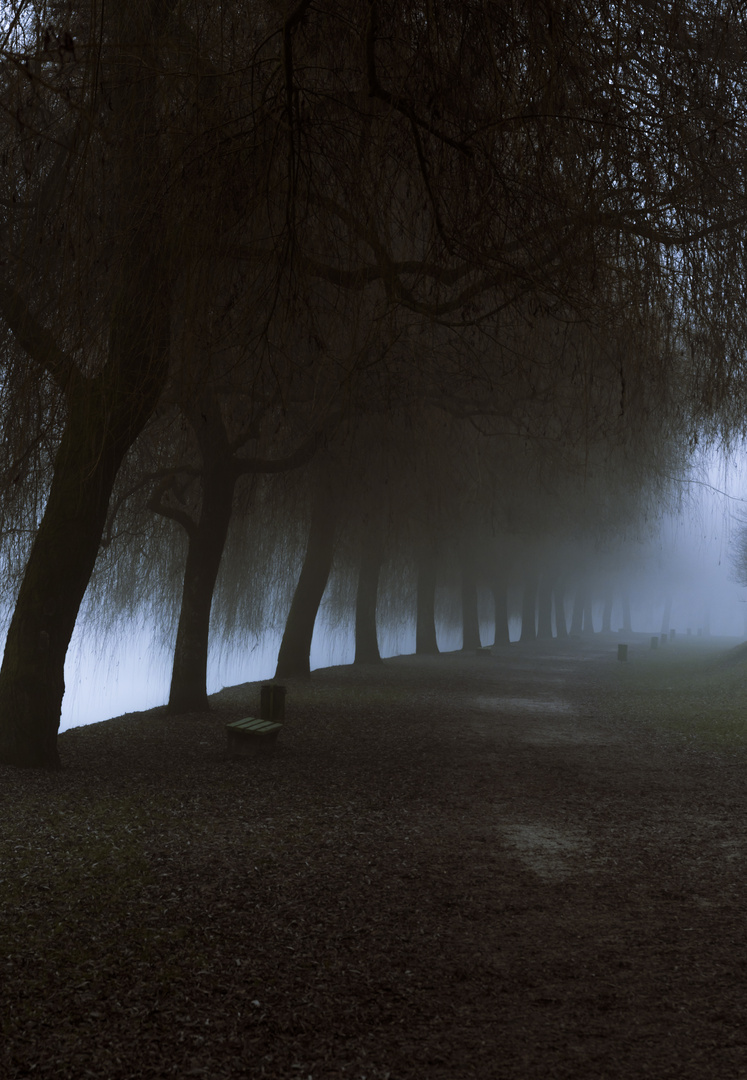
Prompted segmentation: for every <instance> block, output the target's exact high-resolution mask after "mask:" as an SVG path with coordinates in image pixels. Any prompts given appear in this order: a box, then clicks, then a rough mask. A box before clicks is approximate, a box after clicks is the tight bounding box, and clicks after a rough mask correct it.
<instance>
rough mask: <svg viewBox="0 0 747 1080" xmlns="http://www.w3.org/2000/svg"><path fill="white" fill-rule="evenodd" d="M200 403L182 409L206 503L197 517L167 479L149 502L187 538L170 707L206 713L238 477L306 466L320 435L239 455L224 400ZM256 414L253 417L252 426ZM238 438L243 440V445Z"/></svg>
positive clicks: (210, 397)
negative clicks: (284, 452)
mask: <svg viewBox="0 0 747 1080" xmlns="http://www.w3.org/2000/svg"><path fill="white" fill-rule="evenodd" d="M198 401H199V405H198V406H197V407H195V405H194V403H191V404H190V405H185V407H184V413H185V415H186V416H187V417H188V419H189V422H190V424H191V427H192V430H193V431H194V434H195V438H196V441H197V444H198V446H199V448H200V455H201V457H202V473H201V484H202V504H201V507H200V514H199V517H198V519H197V520H196V521H195V520H194V519H193V518H192V517H190V515H189V514H188V513H187V512H186V511H183V510H181V509H179V508H175V507H174V506H172V505H170V504H168V503H166V502H165V501H164V498H163V496H164V494H165V491H166V490H168V486H169V484H170V481H169V480H167V481H166V482H165V483H164V484H162V485H161V487H160V488H159V489H158V490H157V491H156V492H155V493H154V495H153V497H152V498H151V500H150V504H149V505H150V507H151V509H152V510H154V511H155V512H156V513H159V514H162V515H163V516H164V517H169V518H172V519H173V520H174V521H177V522H178V523H179V524H180V525H181V526H182V527H183V528H184V530H185V531H186V533H187V537H188V547H187V561H186V565H185V568H184V582H183V586H182V603H181V609H180V612H179V627H178V630H177V635H176V645H175V648H174V661H173V666H172V672H171V689H170V692H169V703H168V710H169V712H171V713H184V712H206V711H207V710H208V696H207V663H208V648H209V637H210V611H211V608H212V604H213V594H214V592H215V584H216V581H217V580H218V572H219V570H220V564H221V560H222V558H223V550H224V548H225V546H226V539H227V538H228V530H229V526H230V523H231V515H232V512H233V497H234V491H235V488H236V483H237V481H238V479H239V477H240V476H242V475H245V474H248V473H259V472H263V473H270V472H274V473H276V472H286V471H289V470H291V469H295V468H298V467H299V466H300V465H305V464H306V463H307V461H308V460H309V459H310V457H311V456H312V455H313V453H314V452H315V450H316V448H317V445H318V441H319V435H313V436H311V438H309V439H307V440H306V442H305V443H304V444H303V445H302V446H301V447H299V449H298V450H296V451H295V453H293V454H291V455H290V456H289V457H285V458H277V459H274V460H273V459H261V458H241V457H238V456H236V454H235V452H234V449H233V447H232V445H231V442H230V440H229V437H228V432H227V431H226V427H225V424H224V421H223V415H222V412H221V407H220V402H219V401H218V399H217V397H216V395H215V393H214V392H213V390H212V389H211V388H210V387H209V386H208V387H205V388H204V389H203V392H202V394H201V395H200V397H199V399H198ZM256 419H257V418H254V420H253V421H252V424H250V425H249V426H250V427H252V426H253V425H254V423H255V421H256ZM243 442H244V439H243V438H240V439H239V443H241V444H243Z"/></svg>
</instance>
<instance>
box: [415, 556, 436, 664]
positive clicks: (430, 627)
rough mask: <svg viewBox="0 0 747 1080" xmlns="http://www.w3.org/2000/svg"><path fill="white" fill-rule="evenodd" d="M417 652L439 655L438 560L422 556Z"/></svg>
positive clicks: (419, 578)
mask: <svg viewBox="0 0 747 1080" xmlns="http://www.w3.org/2000/svg"><path fill="white" fill-rule="evenodd" d="M415 652H416V653H417V654H418V656H420V655H429V656H432V655H435V654H436V653H438V640H437V638H436V560H435V558H434V556H433V555H431V554H422V555H421V556H420V561H419V562H418V610H417V625H416V628H415Z"/></svg>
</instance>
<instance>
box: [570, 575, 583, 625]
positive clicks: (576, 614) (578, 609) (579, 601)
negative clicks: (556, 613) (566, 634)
mask: <svg viewBox="0 0 747 1080" xmlns="http://www.w3.org/2000/svg"><path fill="white" fill-rule="evenodd" d="M585 604H586V590H585V589H584V587H583V585H579V586H578V588H577V589H576V594H575V596H574V597H573V614H572V615H571V634H572V635H573V637H580V636H581V631H582V630H583V626H584V606H585Z"/></svg>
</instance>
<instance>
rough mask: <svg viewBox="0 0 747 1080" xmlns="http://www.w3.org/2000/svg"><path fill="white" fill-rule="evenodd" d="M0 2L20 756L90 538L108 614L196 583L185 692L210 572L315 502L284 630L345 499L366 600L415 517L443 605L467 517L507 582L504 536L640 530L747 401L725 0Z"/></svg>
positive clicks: (287, 651)
mask: <svg viewBox="0 0 747 1080" xmlns="http://www.w3.org/2000/svg"><path fill="white" fill-rule="evenodd" d="M2 20H3V23H2V53H1V54H0V56H1V57H2V64H1V66H0V103H2V117H3V127H2V129H0V141H1V142H2V149H1V152H0V172H2V178H3V190H4V192H5V197H4V198H3V199H2V200H0V228H1V229H2V236H3V247H2V250H3V257H2V261H1V263H0V266H1V267H2V269H1V270H0V320H1V323H2V330H3V334H4V336H3V340H2V353H1V355H2V375H1V377H0V380H1V381H0V408H2V417H3V425H4V428H3V430H4V442H3V449H2V462H1V464H2V485H3V486H2V493H3V498H2V537H3V542H4V548H3V558H4V559H5V560H6V563H7V567H8V570H9V572H8V575H7V581H8V592H7V594H6V595H7V600H8V602H9V603H10V604H11V605H12V609H13V614H12V618H11V620H10V624H9V628H8V634H7V640H6V646H5V654H4V659H3V664H2V669H0V760H1V761H4V762H7V763H13V764H26V765H42V766H53V765H55V764H57V762H58V756H57V749H56V733H57V728H58V724H59V714H60V704H61V700H62V696H63V693H64V679H63V673H64V660H65V654H66V651H67V647H68V644H69V641H70V636H71V634H72V631H73V628H74V625H75V622H76V619H77V617H78V612H79V609H80V605H81V602H82V600H83V597H84V594H85V592H86V589H87V588H88V587H89V583H91V579H92V575H94V572H95V577H94V581H93V583H92V585H91V588H92V589H94V590H96V589H98V590H99V595H100V596H105V597H106V598H107V599H106V603H105V604H104V605H103V611H104V615H103V616H102V617H109V618H113V617H115V616H116V615H117V614H118V613H121V612H122V611H124V610H126V609H127V608H128V607H130V608H132V607H133V606H134V607H137V606H138V605H142V604H144V603H150V604H152V605H158V606H159V610H160V611H161V614H162V616H163V612H164V611H168V610H174V608H175V607H177V608H178V618H177V620H176V622H177V626H176V635H175V661H174V672H173V678H172V686H171V696H170V704H171V706H172V708H173V709H175V710H183V709H186V708H192V707H202V706H203V705H204V702H205V697H204V695H205V669H206V663H207V649H208V629H209V624H210V617H211V610H212V608H213V594H214V591H215V587H216V582H217V581H218V575H219V573H220V574H221V575H222V579H221V581H222V583H221V590H222V591H223V593H224V594H226V593H227V594H231V593H233V594H234V595H235V596H238V595H240V594H242V592H243V591H244V590H242V588H241V587H240V585H239V583H240V582H248V583H250V584H251V583H252V582H254V583H256V582H257V581H258V580H264V581H265V582H267V581H270V582H273V581H275V582H281V581H286V582H287V581H288V580H289V579H292V577H293V575H291V574H290V573H289V566H291V565H294V558H293V556H294V553H297V552H298V551H299V547H303V541H302V542H301V543H300V545H299V536H301V537H305V536H307V537H308V546H307V548H306V555H305V558H304V559H303V564H302V566H301V567H300V574H299V577H298V581H297V587H296V588H295V595H294V597H293V602H292V605H291V612H292V614H293V617H292V618H291V619H289V621H288V626H287V629H286V636H285V639H284V641H283V646H282V648H281V655H280V658H279V664H278V671H279V674H283V673H286V672H289V671H295V670H299V667H301V668H302V667H303V656H304V655H305V657H306V665H308V648H307V639H308V640H309V641H310V633H309V631H308V624H309V618H310V615H311V613H312V612H315V610H316V606H317V605H318V599H319V597H320V596H321V592H320V590H323V588H324V584H325V583H326V580H327V576H328V574H329V567H330V563H331V559H332V557H333V553H334V551H335V548H337V550H338V551H341V550H344V546H343V548H341V546H340V545H341V544H343V545H344V542H343V540H342V539H341V538H344V537H345V536H347V537H348V540H347V541H345V542H347V543H348V544H350V545H352V548H351V550H352V549H355V550H356V552H357V554H356V558H355V563H356V565H360V567H361V569H362V573H361V575H360V579H359V589H358V592H359V594H360V596H361V605H360V606H361V611H365V610H366V608H368V610H369V612H370V610H371V608H372V604H373V599H372V598H373V597H374V596H375V582H376V577H377V569H378V567H379V566H380V565H381V562H382V560H383V559H384V558H385V557H389V558H390V559H391V558H394V557H395V556H397V557H399V558H401V560H403V561H404V563H405V564H407V563H408V561H409V562H410V563H411V564H412V565H415V566H417V568H418V569H417V574H418V579H419V585H420V587H419V589H418V594H419V596H420V597H421V598H423V599H422V600H421V601H419V604H422V606H423V611H425V607H426V598H427V597H428V596H429V594H430V593H431V591H432V589H431V584H432V582H433V578H434V570H433V567H434V562H435V560H436V559H437V558H438V557H441V555H442V553H443V552H445V551H453V552H455V553H457V557H458V558H459V560H460V562H461V564H462V566H463V568H464V580H465V582H467V583H469V581H470V574H474V573H477V572H478V569H479V571H480V572H481V573H483V572H485V571H484V570H483V569H482V568H487V572H488V574H489V575H490V576H491V577H492V578H493V580H494V584H495V586H496V589H499V588H500V580H501V575H503V576H504V577H505V555H506V550H505V549H506V546H507V545H508V546H511V544H513V543H515V542H516V539H517V538H521V539H520V541H519V542H520V543H521V544H522V545H523V546H525V547H526V546H528V542H529V539H531V541H532V543H534V544H539V543H546V544H551V543H556V544H558V548H559V550H560V546H561V541H565V542H566V543H568V544H573V543H574V538H575V542H576V543H578V537H579V536H580V535H584V536H588V535H590V533H591V534H594V533H603V532H606V533H609V532H610V531H613V532H614V531H618V532H619V531H620V530H621V528H622V525H621V522H623V521H626V522H628V523H630V522H632V521H634V520H638V519H639V517H640V515H641V514H644V515H645V514H646V513H647V512H650V509H651V505H652V502H656V501H657V500H659V501H660V500H661V499H662V498H663V497H664V493H665V490H666V487H667V482H668V478H671V477H672V476H673V475H677V474H678V473H681V472H682V469H683V468H684V467H685V464H686V459H687V454H688V451H689V449H690V448H691V446H692V444H693V443H694V442H695V441H696V440H697V439H698V438H702V437H709V436H710V437H712V436H713V435H714V434H716V433H722V434H723V433H726V434H728V433H729V432H731V431H734V430H737V429H738V428H739V426H740V424H741V416H742V409H743V396H744V393H743V361H742V351H741V350H742V342H743V341H744V340H745V335H744V329H745V327H744V325H743V320H744V305H743V304H742V287H743V286H742V283H743V280H744V273H743V271H744V267H743V258H744V245H743V243H742V235H743V227H744V226H743V222H744V221H745V205H744V190H745V177H744V175H743V170H744V167H745V166H744V162H745V161H747V155H746V154H745V149H747V146H746V142H747V133H746V131H745V119H744V116H743V112H742V109H741V101H742V100H743V96H744V90H745V87H744V86H743V85H742V81H741V80H742V79H743V75H742V71H743V69H744V65H743V64H741V63H740V58H741V57H742V56H743V55H744V49H745V24H744V21H743V20H742V12H741V11H740V10H738V9H735V8H734V6H733V5H726V4H722V3H716V2H710V3H706V4H703V3H699V4H697V5H687V4H677V5H671V4H666V5H664V4H651V3H645V4H644V3H627V2H626V3H619V4H615V5H608V6H606V7H604V8H599V7H598V5H596V4H595V3H589V4H586V3H581V4H578V3H573V4H570V3H559V2H558V3H553V2H548V3H546V4H544V5H541V6H538V5H536V4H531V3H521V2H516V3H510V4H503V3H502V4H490V3H488V4H485V3H463V4H459V5H454V4H451V3H445V2H439V0H436V2H433V0H428V2H427V3H424V2H412V3H404V4H403V3H399V2H397V3H395V2H394V0H354V2H353V3H348V2H346V3H344V4H343V3H339V2H336V0H316V2H312V0H300V2H297V3H282V2H281V3H275V2H270V0H267V2H265V3H251V4H244V3H241V2H230V3H213V4H210V5H207V4H204V3H200V2H198V0H191V2H190V0H134V2H133V3H131V4H128V5H126V10H124V9H123V10H117V9H115V10H112V11H111V12H109V11H108V9H106V10H105V9H102V8H101V7H100V6H99V5H89V4H88V3H87V2H86V0H81V2H80V3H78V4H69V3H65V4H61V3H59V4H58V3H48V4H47V3H41V4H39V3H37V4H34V5H32V4H28V3H24V2H21V0H17V2H16V3H13V4H10V5H6V6H5V8H4V10H3V15H2ZM744 70H747V69H744ZM550 518H551V519H553V520H552V521H549V520H548V519H550ZM589 518H590V520H589ZM241 537H243V538H244V541H243V542H242V540H241V539H240V538H241ZM247 537H249V539H250V540H251V542H249V539H247ZM356 537H357V540H356V539H355V538H356ZM226 545H228V549H227V550H226ZM97 560H98V562H97ZM560 570H562V567H560V568H559V573H560ZM295 584H296V583H295V582H293V581H292V585H295ZM281 591H282V590H281ZM473 591H474V590H473V589H472V587H471V585H470V586H469V587H468V588H467V593H466V594H465V595H468V594H469V595H471V594H472V592H473ZM366 597H367V598H368V599H367V600H366ZM175 600H178V602H177V603H176V604H175ZM428 602H429V601H428ZM218 607H219V609H220V605H218ZM223 608H224V610H225V609H226V605H225V603H224V604H223ZM227 610H228V611H229V612H230V618H229V619H227V620H225V621H224V625H225V626H226V627H227V628H228V627H231V626H240V625H244V626H247V625H251V623H252V620H254V621H255V623H259V624H262V625H265V623H266V620H263V619H259V618H258V617H257V616H256V615H251V614H250V615H249V616H248V618H247V617H245V616H246V610H247V605H246V604H243V605H242V603H241V602H240V601H239V600H238V599H236V600H234V601H233V602H232V603H230V604H229V605H228V609H227ZM362 618H363V616H362ZM232 620H233V622H232ZM242 620H243V622H242ZM311 625H312V627H313V617H312V622H311ZM423 625H424V626H425V622H424V623H423ZM299 626H303V632H301V630H299V629H298V627H299ZM369 630H370V617H369ZM423 633H426V630H425V629H424V630H423ZM364 636H365V635H363V634H362V635H361V640H363V638H364ZM369 637H370V634H369ZM362 648H363V646H362ZM366 648H367V650H368V652H369V653H372V652H373V645H372V644H371V643H370V642H369V646H367V647H366Z"/></svg>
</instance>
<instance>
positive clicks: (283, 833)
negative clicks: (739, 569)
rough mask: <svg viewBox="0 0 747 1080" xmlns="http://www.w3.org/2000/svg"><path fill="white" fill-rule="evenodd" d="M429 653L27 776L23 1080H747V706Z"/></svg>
mask: <svg viewBox="0 0 747 1080" xmlns="http://www.w3.org/2000/svg"><path fill="white" fill-rule="evenodd" d="M647 644H648V638H643V637H642V638H641V639H640V641H639V642H633V643H632V644H631V648H630V660H629V662H628V664H627V665H626V664H619V663H617V661H616V639H613V638H611V639H608V640H606V641H605V640H604V639H601V638H597V639H595V640H594V643H593V644H592V645H582V644H581V643H578V642H576V643H573V642H570V643H568V644H564V645H562V646H560V645H556V644H552V645H550V646H545V645H537V646H533V647H532V646H528V647H518V646H510V647H507V648H504V649H502V650H496V652H495V654H494V655H492V656H480V657H476V656H472V657H471V656H462V655H460V654H451V655H448V656H443V657H440V658H429V659H422V660H421V659H415V658H413V657H402V658H398V659H395V660H390V661H387V662H386V664H385V665H384V666H383V668H382V667H376V668H371V669H363V670H355V669H353V668H350V667H344V668H333V669H328V670H326V671H319V672H316V673H315V674H314V676H313V678H312V680H311V682H310V683H298V684H294V683H293V682H292V681H291V682H289V683H288V704H287V713H288V723H287V725H286V727H285V729H284V731H283V733H282V735H281V739H280V741H279V743H278V746H277V750H276V752H275V753H274V754H272V755H269V756H262V757H258V758H256V759H252V760H237V761H234V760H230V759H228V758H227V757H226V751H225V746H226V736H225V731H224V724H225V722H226V720H229V719H234V718H236V717H238V716H243V715H247V713H252V712H256V703H257V699H258V685H257V684H255V685H250V686H243V687H236V688H233V689H230V690H225V691H222V692H221V693H220V694H218V695H216V696H215V697H214V698H213V699H212V704H213V707H214V712H212V713H211V714H201V715H190V716H185V717H167V716H166V715H165V714H164V712H163V711H162V710H154V711H152V712H149V713H141V714H136V715H134V716H130V717H125V718H119V719H117V720H111V721H108V722H106V723H104V724H97V725H91V726H89V727H86V728H80V729H74V730H72V731H69V732H66V733H65V734H63V735H62V736H61V737H60V740H59V742H60V753H61V757H62V761H63V770H62V771H61V772H59V773H51V774H47V773H36V772H21V771H16V770H12V769H0V783H1V786H0V855H1V862H0V878H1V879H2V880H0V1021H1V1023H2V1038H1V1039H0V1074H1V1075H2V1076H3V1077H8V1078H12V1077H17V1076H26V1075H27V1074H30V1073H31V1071H32V1070H33V1075H36V1076H54V1077H75V1078H76V1080H78V1078H79V1077H81V1076H85V1075H86V1074H87V1072H88V1073H89V1074H92V1075H94V1076H106V1077H112V1078H124V1077H138V1078H139V1077H166V1076H172V1075H176V1076H187V1075H192V1076H206V1077H210V1078H214V1080H220V1078H221V1077H239V1076H245V1075H248V1076H252V1077H253V1076H257V1077H259V1076H263V1075H264V1076H271V1077H281V1078H285V1077H303V1078H306V1077H309V1076H313V1077H314V1078H315V1080H319V1078H326V1077H330V1078H338V1077H339V1078H342V1077H352V1078H357V1080H362V1078H363V1077H366V1078H367V1080H372V1078H382V1080H383V1078H386V1077H389V1078H391V1080H395V1078H398V1077H402V1078H413V1080H414V1078H418V1080H420V1078H424V1077H427V1078H429V1080H432V1078H434V1077H439V1078H441V1077H443V1078H444V1080H446V1078H447V1077H448V1078H449V1080H451V1078H454V1077H459V1078H462V1077H464V1078H466V1077H480V1078H482V1077H484V1078H486V1080H487V1078H491V1080H495V1078H496V1077H500V1078H514V1077H515V1078H517V1080H518V1078H521V1080H524V1078H530V1077H537V1078H540V1077H541V1078H545V1077H568V1078H570V1077H573V1078H577V1077H589V1078H591V1077H594V1078H599V1077H618V1076H619V1077H626V1078H628V1077H630V1076H639V1075H647V1076H651V1077H677V1078H681V1077H685V1078H687V1077H691V1078H698V1080H700V1078H703V1077H711V1076H712V1077H719V1078H726V1077H738V1076H744V1075H746V1074H747V1035H745V1030H747V1025H746V1021H747V1016H746V1015H745V1014H746V1013H747V995H746V994H745V987H746V984H747V920H746V919H745V913H746V912H745V908H746V906H747V904H746V902H745V899H744V881H745V870H746V869H747V791H746V787H745V765H746V764H747V761H746V754H745V746H746V745H747V744H746V743H745V741H744V734H743V733H744V730H747V722H745V720H743V717H745V718H746V719H747V711H746V710H745V707H744V706H745V701H746V700H747V693H746V691H745V686H746V685H747V683H746V681H745V677H744V675H743V673H742V666H741V665H740V664H732V665H724V664H723V663H719V662H717V660H716V659H715V658H716V656H717V654H716V652H711V653H710V654H709V653H708V652H706V651H705V650H704V648H698V646H697V645H696V643H694V642H683V643H681V644H676V645H674V646H673V647H670V646H667V647H666V648H662V649H660V650H658V652H657V653H655V654H654V653H652V652H651V651H650V650H649V649H648V648H647Z"/></svg>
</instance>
